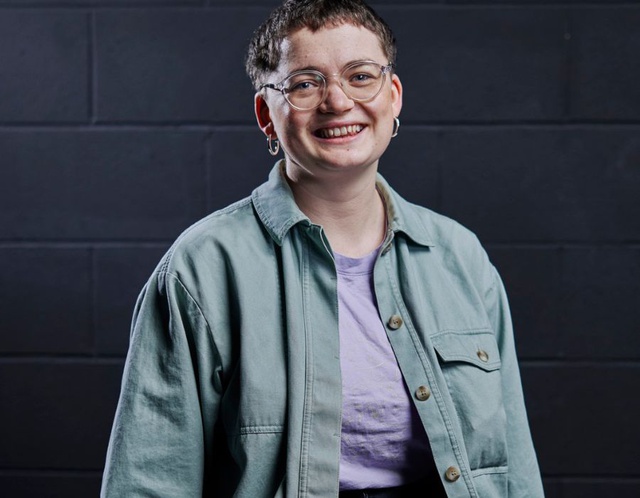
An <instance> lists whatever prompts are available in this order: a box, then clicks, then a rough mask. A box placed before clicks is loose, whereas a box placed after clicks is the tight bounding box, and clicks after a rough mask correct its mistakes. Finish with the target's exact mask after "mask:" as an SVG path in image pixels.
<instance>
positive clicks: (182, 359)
mask: <svg viewBox="0 0 640 498" xmlns="http://www.w3.org/2000/svg"><path fill="white" fill-rule="evenodd" d="M217 359H219V355H218V354H217V352H216V350H215V347H214V344H213V342H212V335H211V333H210V329H209V325H208V323H207V321H206V319H205V317H204V316H203V313H202V311H201V310H200V308H199V306H198V305H197V303H196V302H195V300H194V299H193V298H192V296H191V295H190V294H189V292H188V291H187V289H186V288H185V287H184V286H183V285H182V283H181V282H180V280H179V279H178V278H177V277H176V276H175V275H172V274H170V273H166V272H158V273H156V274H154V276H153V277H152V278H151V279H150V281H149V282H148V283H147V285H146V286H145V288H144V289H143V291H142V293H141V295H140V297H139V298H138V302H137V304H136V309H135V311H134V318H133V323H132V331H131V341H130V346H129V352H128V355H127V359H126V363H125V368H124V374H123V380H122V388H121V393H120V399H119V403H118V408H117V410H116V416H115V421H114V424H113V429H112V433H111V439H110V441H109V448H108V451H107V461H106V466H105V471H104V476H103V482H102V490H101V496H102V497H107V498H116V497H118V498H120V497H123V496H126V497H138V496H157V497H175V496H181V497H187V498H188V497H199V496H202V495H203V493H204V491H205V489H206V487H207V482H206V480H207V478H206V476H205V472H204V471H205V469H206V468H208V463H209V461H210V459H211V455H210V452H211V450H210V449H211V448H212V445H213V441H212V439H213V426H214V424H215V417H216V415H215V414H217V413H218V404H219V400H220V391H221V389H220V385H219V384H218V383H217V382H216V379H218V378H219V375H218V373H219V361H217Z"/></svg>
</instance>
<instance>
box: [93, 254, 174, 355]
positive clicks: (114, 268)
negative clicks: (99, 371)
mask: <svg viewBox="0 0 640 498" xmlns="http://www.w3.org/2000/svg"><path fill="white" fill-rule="evenodd" d="M166 249H167V247H164V246H162V247H128V248H102V249H97V250H96V255H95V258H96V265H95V266H96V275H95V285H96V301H95V310H96V311H95V324H96V325H95V327H96V352H97V353H98V354H117V355H124V354H125V353H126V352H127V347H128V345H129V329H130V324H131V316H132V313H133V307H134V305H135V302H136V298H137V296H138V294H139V293H140V290H141V289H142V286H143V285H144V283H145V282H146V281H147V279H148V278H149V276H150V275H151V272H152V271H153V269H154V268H155V266H156V264H157V263H158V261H159V260H160V258H161V257H162V255H163V254H164V252H165V251H166Z"/></svg>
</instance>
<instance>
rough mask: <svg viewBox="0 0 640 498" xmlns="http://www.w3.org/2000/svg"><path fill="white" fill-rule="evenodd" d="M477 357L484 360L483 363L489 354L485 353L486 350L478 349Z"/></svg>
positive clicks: (487, 359) (486, 360)
mask: <svg viewBox="0 0 640 498" xmlns="http://www.w3.org/2000/svg"><path fill="white" fill-rule="evenodd" d="M477 355H478V358H480V361H484V362H485V363H486V362H488V361H489V355H488V354H487V352H486V351H483V350H482V349H480V350H478V353H477Z"/></svg>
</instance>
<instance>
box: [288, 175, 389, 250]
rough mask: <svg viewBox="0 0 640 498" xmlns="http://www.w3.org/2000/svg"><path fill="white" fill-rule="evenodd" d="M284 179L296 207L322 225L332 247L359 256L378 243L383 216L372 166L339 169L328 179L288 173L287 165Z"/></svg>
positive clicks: (383, 233)
mask: <svg viewBox="0 0 640 498" xmlns="http://www.w3.org/2000/svg"><path fill="white" fill-rule="evenodd" d="M292 176H293V178H292ZM287 179H288V181H289V185H290V186H291V190H292V191H293V196H294V198H295V200H296V203H297V204H298V207H299V208H300V210H301V211H302V212H303V213H304V214H305V215H307V216H308V217H309V219H310V220H311V221H312V222H313V223H315V224H317V225H320V226H322V228H323V230H324V232H325V235H326V236H327V238H328V239H329V243H330V244H331V247H332V249H333V250H334V251H336V252H338V253H340V254H343V255H345V256H350V257H360V256H364V255H365V254H369V253H370V252H371V251H373V250H374V249H375V248H376V247H378V246H379V245H380V243H381V242H382V240H383V238H384V235H385V230H386V216H385V206H384V203H383V202H382V199H381V198H380V195H379V193H378V191H377V189H376V170H375V168H371V169H370V170H369V171H366V172H364V174H363V172H360V174H358V175H353V174H352V175H349V174H346V173H342V172H341V173H340V174H336V175H334V177H333V178H329V179H319V178H317V177H302V176H300V175H290V174H289V171H288V169H287Z"/></svg>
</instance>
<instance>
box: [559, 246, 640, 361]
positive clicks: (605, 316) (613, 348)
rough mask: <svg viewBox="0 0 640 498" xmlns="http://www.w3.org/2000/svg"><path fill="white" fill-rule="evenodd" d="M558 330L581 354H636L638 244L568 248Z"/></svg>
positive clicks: (639, 354) (639, 345)
mask: <svg viewBox="0 0 640 498" xmlns="http://www.w3.org/2000/svg"><path fill="white" fill-rule="evenodd" d="M562 287H563V292H562V299H561V301H560V302H559V303H558V307H559V308H560V310H561V321H560V329H561V330H563V331H564V334H565V335H567V336H568V337H570V338H571V342H572V345H571V350H572V353H573V354H574V355H577V356H581V357H583V358H598V357H603V356H604V357H606V356H609V357H617V358H625V359H634V360H638V359H640V337H639V334H638V330H639V329H638V327H639V325H640V249H638V248H627V247H606V248H601V247H594V248H586V249H568V250H567V251H566V252H565V258H564V261H563V282H562Z"/></svg>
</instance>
